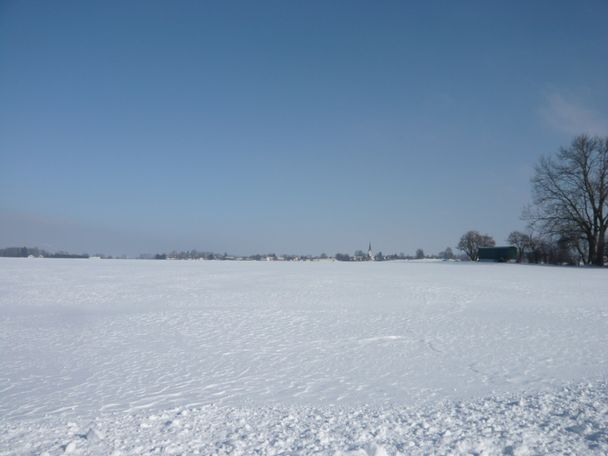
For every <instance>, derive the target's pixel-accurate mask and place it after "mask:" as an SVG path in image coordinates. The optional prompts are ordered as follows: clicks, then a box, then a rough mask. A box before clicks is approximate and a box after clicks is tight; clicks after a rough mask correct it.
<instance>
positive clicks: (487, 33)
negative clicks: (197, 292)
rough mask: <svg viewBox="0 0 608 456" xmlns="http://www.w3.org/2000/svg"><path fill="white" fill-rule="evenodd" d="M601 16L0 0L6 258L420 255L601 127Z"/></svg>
mask: <svg viewBox="0 0 608 456" xmlns="http://www.w3.org/2000/svg"><path fill="white" fill-rule="evenodd" d="M607 14H608V3H606V2H605V1H596V2H594V1H583V2H555V1H548V2H540V1H538V2H419V3H415V2H358V1H344V2H339V1H338V2H326V1H319V2H313V1H311V2H284V1H276V2H194V1H192V2H186V1H178V2H168V1H167V2H150V1H142V2H123V1H116V2H111V1H104V2H80V1H74V2H68V1H59V2H44V1H40V2H30V1H19V2H18V1H14V2H13V1H2V2H0V170H1V173H2V179H0V224H1V226H2V230H0V246H8V245H30V246H33V245H37V246H40V247H44V248H48V249H51V250H58V249H66V250H71V251H87V252H89V253H94V252H104V253H109V254H120V253H127V254H130V255H131V254H137V253H141V252H156V251H166V250H171V249H191V248H196V249H199V250H212V251H228V252H233V253H252V252H276V253H288V252H289V253H321V252H327V253H335V252H338V251H340V252H349V253H352V252H353V251H354V250H355V249H359V248H365V247H366V245H367V242H368V241H370V240H371V241H372V243H373V244H374V247H375V249H376V250H382V251H384V252H385V253H387V252H406V253H413V252H414V251H415V249H416V248H418V247H422V248H424V249H425V251H426V252H437V251H439V250H442V249H443V248H445V247H446V246H452V247H453V246H455V245H456V243H457V241H458V238H459V237H460V235H461V234H462V233H463V232H465V231H466V230H468V229H478V230H480V231H484V232H488V233H490V234H492V235H493V236H494V237H495V238H496V240H497V241H498V243H501V242H503V241H504V239H505V238H506V236H507V235H508V233H509V232H510V231H512V230H514V229H521V228H523V222H521V221H520V220H519V216H520V213H521V208H522V206H523V205H524V204H526V203H527V202H528V201H529V198H530V185H529V179H530V176H531V174H532V169H533V166H534V163H535V162H536V160H537V159H538V157H539V156H540V155H541V154H543V153H552V152H554V151H556V150H557V148H558V147H559V146H560V145H567V144H568V143H569V142H570V141H571V139H572V137H573V136H574V135H576V134H578V133H582V132H588V133H592V134H600V135H607V134H608V108H607V106H608V103H607V102H608V59H607V58H606V49H608V28H607V27H606V26H605V18H606V16H607Z"/></svg>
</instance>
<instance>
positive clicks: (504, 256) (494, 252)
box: [477, 246, 517, 263]
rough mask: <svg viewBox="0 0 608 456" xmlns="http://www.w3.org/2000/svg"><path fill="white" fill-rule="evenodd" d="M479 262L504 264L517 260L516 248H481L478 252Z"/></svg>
mask: <svg viewBox="0 0 608 456" xmlns="http://www.w3.org/2000/svg"><path fill="white" fill-rule="evenodd" d="M477 255H478V257H479V261H496V262H499V263H504V262H506V261H510V260H515V259H516V258H517V248H516V247H512V246H509V247H480V248H479V250H478V251H477Z"/></svg>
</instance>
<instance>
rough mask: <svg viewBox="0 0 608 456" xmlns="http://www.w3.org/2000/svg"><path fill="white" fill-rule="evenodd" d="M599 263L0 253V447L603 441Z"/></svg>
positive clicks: (398, 450)
mask: <svg viewBox="0 0 608 456" xmlns="http://www.w3.org/2000/svg"><path fill="white" fill-rule="evenodd" d="M607 273H608V271H606V270H602V269H582V268H581V269H579V268H556V267H537V266H521V265H509V264H458V263H449V262H386V263H356V264H353V263H331V262H308V263H260V262H253V263H249V262H205V261H179V262H177V261H135V260H134V261H129V260H122V261H112V260H103V261H100V260H97V261H96V260H44V259H0V454H45V453H47V454H49V455H55V454H64V453H71V454H150V453H153V454H154V453H159V454H196V453H197V452H198V454H222V453H226V454H313V453H320V454H352V455H357V454H360V455H363V454H365V455H374V454H375V455H384V454H433V453H434V454H454V453H455V454H586V453H588V454H606V453H608V430H607V429H608V387H607V386H606V373H607V371H608V365H607V363H608V360H607V357H606V349H605V347H607V346H608V299H606V296H607V295H608V293H607V292H608V281H607V280H606V279H607V276H606V274H607Z"/></svg>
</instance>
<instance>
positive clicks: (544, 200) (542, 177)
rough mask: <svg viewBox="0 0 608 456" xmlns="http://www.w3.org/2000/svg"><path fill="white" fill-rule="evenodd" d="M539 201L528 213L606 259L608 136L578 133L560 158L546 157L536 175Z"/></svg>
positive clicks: (549, 230)
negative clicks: (590, 135) (591, 135)
mask: <svg viewBox="0 0 608 456" xmlns="http://www.w3.org/2000/svg"><path fill="white" fill-rule="evenodd" d="M532 191H533V206H532V207H530V208H528V209H527V210H525V211H524V218H525V219H527V220H528V221H529V223H530V225H531V226H532V227H538V228H540V229H541V231H542V232H543V233H544V234H545V235H547V236H550V237H553V238H555V239H558V240H561V241H564V240H568V242H569V245H572V246H574V248H576V250H577V251H578V252H579V253H580V254H586V255H585V256H584V257H583V259H584V262H585V263H588V264H590V263H593V264H596V265H598V266H601V265H603V264H604V252H605V241H606V230H607V228H608V138H605V139H601V138H598V137H589V136H587V135H580V136H577V137H576V138H575V139H574V141H572V144H571V145H570V146H569V147H567V148H561V149H560V150H559V152H558V153H557V154H556V156H555V157H549V156H543V157H541V159H540V160H539V163H538V164H537V165H536V169H535V175H534V177H533V178H532Z"/></svg>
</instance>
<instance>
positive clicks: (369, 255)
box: [367, 241, 374, 260]
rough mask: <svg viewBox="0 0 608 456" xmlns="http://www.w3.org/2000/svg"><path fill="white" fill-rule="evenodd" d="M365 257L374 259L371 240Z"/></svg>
mask: <svg viewBox="0 0 608 456" xmlns="http://www.w3.org/2000/svg"><path fill="white" fill-rule="evenodd" d="M367 258H368V259H369V260H373V259H374V252H372V243H371V241H370V243H369V247H368V249H367Z"/></svg>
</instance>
